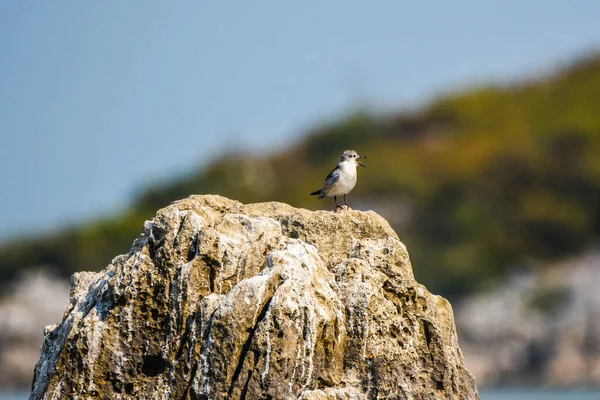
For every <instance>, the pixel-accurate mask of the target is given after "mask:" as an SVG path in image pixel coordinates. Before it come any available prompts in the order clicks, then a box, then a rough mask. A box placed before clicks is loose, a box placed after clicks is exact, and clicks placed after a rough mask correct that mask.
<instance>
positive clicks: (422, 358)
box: [31, 196, 478, 399]
mask: <svg viewBox="0 0 600 400" xmlns="http://www.w3.org/2000/svg"><path fill="white" fill-rule="evenodd" d="M77 396H83V397H85V398H174V399H225V398H231V399H239V398H249V399H269V398H273V399H285V398H299V399H370V398H372V399H375V398H379V399H385V398H387V399H400V398H407V399H477V398H478V394H477V389H476V387H475V383H474V379H473V377H472V376H471V374H469V372H468V371H467V370H466V369H465V367H464V364H463V357H462V354H461V352H460V349H459V347H458V341H457V336H456V330H455V326H454V320H453V315H452V308H451V306H450V304H449V303H448V301H446V300H445V299H443V298H442V297H439V296H435V295H432V294H431V293H429V292H428V291H427V289H426V288H425V287H423V286H422V285H419V284H418V283H417V282H416V281H415V280H414V277H413V274H412V269H411V266H410V262H409V259H408V253H407V252H406V248H405V247H404V245H403V244H402V243H401V242H400V241H399V239H398V236H397V235H396V233H395V232H394V231H393V230H392V229H391V228H390V226H389V224H388V223H387V222H386V221H385V220H384V219H383V218H381V217H380V216H378V215H377V214H375V213H374V212H370V211H369V212H360V211H352V210H347V211H341V212H338V213H332V212H326V211H317V212H311V211H308V210H302V209H295V208H293V207H291V206H288V205H285V204H281V203H263V204H249V205H243V204H241V203H239V202H236V201H232V200H229V199H226V198H223V197H219V196H192V197H190V198H188V199H185V200H181V201H178V202H175V203H173V204H172V205H170V206H169V207H166V208H164V209H162V210H159V211H158V213H157V215H156V217H155V218H154V219H153V220H152V221H148V222H146V224H145V225H144V231H143V233H142V235H141V236H140V237H139V238H138V239H137V240H136V241H135V242H134V243H133V246H132V248H131V251H130V252H129V253H128V254H127V255H123V256H119V257H116V258H115V259H114V260H113V261H112V262H111V264H110V265H109V266H108V267H107V268H106V269H105V270H103V271H101V272H99V273H90V272H84V273H78V274H75V275H74V276H73V278H72V290H71V302H70V304H69V306H68V308H67V311H66V312H65V317H64V319H63V320H62V322H60V323H59V324H58V325H56V326H51V327H48V328H47V331H46V335H45V340H44V345H43V347H42V355H41V358H40V360H39V361H38V363H37V365H36V368H35V378H34V383H33V393H32V395H31V398H32V399H40V398H46V399H59V398H74V397H77Z"/></svg>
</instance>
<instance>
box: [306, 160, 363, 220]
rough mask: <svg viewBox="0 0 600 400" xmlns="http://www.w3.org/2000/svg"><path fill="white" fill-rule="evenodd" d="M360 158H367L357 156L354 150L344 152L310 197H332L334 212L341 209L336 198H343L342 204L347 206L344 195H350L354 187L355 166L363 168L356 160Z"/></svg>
mask: <svg viewBox="0 0 600 400" xmlns="http://www.w3.org/2000/svg"><path fill="white" fill-rule="evenodd" d="M361 158H367V157H365V156H359V155H358V153H357V152H356V151H354V150H346V151H344V152H343V153H342V155H341V156H340V162H339V163H338V165H337V166H336V167H335V168H334V169H333V170H332V171H331V172H330V173H329V175H327V178H325V183H323V187H321V189H319V190H315V191H314V192H312V193H311V194H310V195H311V196H319V199H322V198H323V197H326V196H327V197H333V201H334V202H335V209H336V211H337V210H338V209H339V208H342V206H340V205H339V204H338V202H337V196H341V195H343V196H344V204H345V205H346V206H347V207H349V206H348V203H347V202H346V195H347V194H348V193H350V191H351V190H352V189H354V186H355V185H356V166H357V165H360V166H361V167H363V168H365V166H364V165H363V164H361V163H360V162H359V161H358V160H360V159H361Z"/></svg>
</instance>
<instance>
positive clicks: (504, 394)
mask: <svg viewBox="0 0 600 400" xmlns="http://www.w3.org/2000/svg"><path fill="white" fill-rule="evenodd" d="M480 395H481V400H600V391H576V392H566V391H563V392H557V391H540V390H493V391H489V390H482V391H481V393H480ZM28 398H29V392H14V393H8V392H0V400H27V399H28Z"/></svg>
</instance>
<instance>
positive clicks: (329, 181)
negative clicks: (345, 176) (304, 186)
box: [322, 165, 340, 193]
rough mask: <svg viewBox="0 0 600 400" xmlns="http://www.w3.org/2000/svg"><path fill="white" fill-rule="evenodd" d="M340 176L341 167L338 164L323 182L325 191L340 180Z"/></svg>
mask: <svg viewBox="0 0 600 400" xmlns="http://www.w3.org/2000/svg"><path fill="white" fill-rule="evenodd" d="M339 177H340V167H339V165H338V166H336V167H335V168H334V169H333V170H332V171H331V172H330V173H329V175H327V178H325V183H324V184H323V189H322V190H323V192H325V193H327V192H329V190H331V187H332V186H333V185H334V184H335V183H336V182H337V181H338V179H339Z"/></svg>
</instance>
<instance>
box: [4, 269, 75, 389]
mask: <svg viewBox="0 0 600 400" xmlns="http://www.w3.org/2000/svg"><path fill="white" fill-rule="evenodd" d="M0 293H2V298H1V299H0V393H1V392H3V391H4V392H7V391H13V390H24V389H26V388H28V387H29V386H30V385H31V378H32V377H33V369H32V368H31V367H32V366H33V365H34V364H35V362H36V361H37V359H38V358H39V357H40V345H41V344H42V337H41V336H40V332H41V331H42V328H43V327H44V325H48V324H50V323H53V322H56V320H58V319H60V317H61V315H62V313H63V311H64V309H65V304H67V302H68V300H69V285H68V282H67V281H66V280H65V279H61V278H58V277H56V276H53V275H51V274H49V273H47V272H44V270H42V269H41V268H40V269H39V270H35V271H27V272H25V273H24V274H22V275H21V276H20V277H19V279H17V280H16V281H15V282H13V283H12V284H11V285H10V286H9V287H8V288H7V290H2V291H0ZM0 397H2V395H1V394H0Z"/></svg>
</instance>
